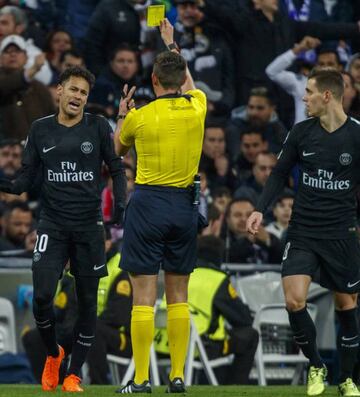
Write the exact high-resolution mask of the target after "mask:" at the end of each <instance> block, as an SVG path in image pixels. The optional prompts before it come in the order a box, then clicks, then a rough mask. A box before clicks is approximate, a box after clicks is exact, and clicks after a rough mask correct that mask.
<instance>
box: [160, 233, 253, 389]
mask: <svg viewBox="0 0 360 397" xmlns="http://www.w3.org/2000/svg"><path fill="white" fill-rule="evenodd" d="M223 251H224V243H223V242H222V240H221V239H219V238H217V237H214V236H203V237H200V238H199V240H198V267H197V268H196V269H195V271H194V272H193V273H192V274H191V277H190V282H189V296H188V300H189V307H190V311H191V314H192V317H193V320H194V323H195V326H196V328H197V331H198V333H199V334H200V335H201V337H202V339H203V342H204V345H205V349H206V351H207V354H208V356H209V358H210V359H212V358H217V357H221V356H226V355H229V354H234V360H233V362H232V365H231V368H230V369H229V368H226V367H223V368H221V367H220V368H217V369H215V373H216V376H217V380H218V382H219V383H220V384H247V383H249V373H250V370H251V368H252V365H253V361H254V355H255V352H256V348H257V344H258V340H259V335H258V333H257V331H256V330H255V329H254V328H252V326H251V325H252V321H253V318H252V316H251V313H250V309H249V307H248V306H247V305H245V304H244V303H243V302H242V301H241V299H240V298H239V296H238V295H237V293H236V291H235V289H234V287H233V286H232V284H231V282H230V278H229V276H228V275H227V274H226V273H224V272H222V271H221V270H220V265H221V261H222V255H223ZM225 321H226V322H227V323H228V324H230V326H231V328H230V329H228V328H227V327H226V326H225ZM155 349H156V350H157V351H158V352H161V353H167V351H168V346H167V334H166V329H163V328H159V329H157V332H156V335H155Z"/></svg>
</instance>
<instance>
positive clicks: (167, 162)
mask: <svg viewBox="0 0 360 397" xmlns="http://www.w3.org/2000/svg"><path fill="white" fill-rule="evenodd" d="M186 95H188V96H190V98H189V99H187V98H186V97H184V96H178V95H164V96H162V97H159V98H157V99H156V100H154V101H152V102H150V103H149V104H148V105H146V106H144V107H141V108H139V109H137V110H136V109H132V110H131V111H130V112H129V113H128V114H127V116H126V118H125V120H124V123H123V125H122V129H121V133H120V142H121V143H122V144H123V145H125V146H128V147H130V146H132V145H134V144H135V149H136V154H137V174H136V181H135V182H136V183H138V184H146V185H162V186H176V187H181V188H184V187H188V186H189V185H191V184H192V183H193V180H194V176H195V174H196V173H197V172H198V166H199V161H200V155H201V150H202V143H203V137H204V123H205V115H206V97H205V94H204V93H203V92H202V91H200V90H191V91H188V92H186Z"/></svg>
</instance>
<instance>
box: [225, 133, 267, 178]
mask: <svg viewBox="0 0 360 397" xmlns="http://www.w3.org/2000/svg"><path fill="white" fill-rule="evenodd" d="M268 147H269V145H268V142H267V141H266V140H265V138H264V135H263V134H262V132H260V131H257V130H253V129H249V130H248V131H243V132H242V134H241V136H240V144H239V148H240V153H239V155H238V156H237V157H236V159H235V161H234V163H233V167H234V172H235V174H236V177H237V182H238V183H239V184H241V183H242V182H243V181H244V180H245V179H247V178H248V177H249V176H251V174H252V168H253V165H254V163H255V159H256V156H257V155H258V154H259V153H260V152H263V151H266V150H268Z"/></svg>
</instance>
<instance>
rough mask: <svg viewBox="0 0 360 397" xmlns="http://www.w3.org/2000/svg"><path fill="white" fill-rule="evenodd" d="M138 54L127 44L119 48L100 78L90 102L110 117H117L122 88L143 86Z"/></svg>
mask: <svg viewBox="0 0 360 397" xmlns="http://www.w3.org/2000/svg"><path fill="white" fill-rule="evenodd" d="M139 70H140V61H139V55H138V52H137V51H136V50H135V49H134V48H132V47H131V46H129V45H127V44H123V45H121V46H120V47H117V48H116V49H115V50H114V52H113V54H112V56H111V59H110V63H109V64H108V66H107V67H106V68H105V69H104V70H103V71H102V72H101V73H100V75H99V76H98V78H97V80H96V83H95V86H94V88H93V90H92V92H91V94H90V98H89V101H90V102H95V103H97V104H100V105H102V106H104V107H105V108H106V110H107V114H108V116H110V117H115V116H116V114H117V113H116V112H117V110H118V108H119V98H121V92H122V88H123V86H124V85H125V84H128V86H129V87H132V86H136V87H139V86H141V85H142V84H141V79H140V76H139Z"/></svg>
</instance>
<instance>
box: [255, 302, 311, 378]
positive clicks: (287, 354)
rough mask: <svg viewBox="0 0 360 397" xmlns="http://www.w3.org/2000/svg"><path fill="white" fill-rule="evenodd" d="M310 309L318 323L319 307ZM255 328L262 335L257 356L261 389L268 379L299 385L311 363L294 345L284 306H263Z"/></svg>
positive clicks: (258, 314) (257, 315)
mask: <svg viewBox="0 0 360 397" xmlns="http://www.w3.org/2000/svg"><path fill="white" fill-rule="evenodd" d="M307 307H308V310H309V313H310V316H311V317H312V319H313V320H314V321H315V318H316V314H317V309H316V306H315V305H313V304H308V306H307ZM253 326H254V328H255V329H256V330H257V331H258V332H259V335H260V338H259V344H258V348H257V351H256V356H255V362H256V367H257V371H258V383H259V385H261V386H265V385H266V384H267V380H268V379H272V380H274V379H277V380H281V381H289V380H291V383H292V384H298V383H299V380H300V378H301V376H302V375H303V372H304V369H305V364H307V363H308V359H307V358H306V357H305V356H304V355H303V354H302V352H301V351H300V350H299V349H298V347H297V346H296V345H295V342H294V341H293V334H292V331H291V329H290V325H289V319H288V315H287V312H286V309H285V304H269V305H263V306H261V307H260V309H259V310H258V311H257V312H256V315H255V319H254V325H253Z"/></svg>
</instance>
